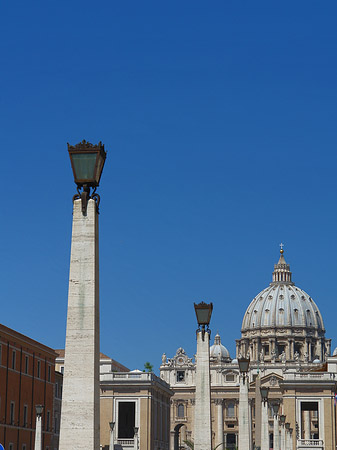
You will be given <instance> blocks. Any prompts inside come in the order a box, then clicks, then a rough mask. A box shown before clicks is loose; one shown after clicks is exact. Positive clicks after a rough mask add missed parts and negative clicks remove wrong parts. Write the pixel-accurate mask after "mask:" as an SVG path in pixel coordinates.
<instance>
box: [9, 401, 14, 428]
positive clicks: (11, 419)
mask: <svg viewBox="0 0 337 450" xmlns="http://www.w3.org/2000/svg"><path fill="white" fill-rule="evenodd" d="M14 409H15V403H14V402H11V405H10V410H9V423H10V424H11V425H14V412H15V411H14Z"/></svg>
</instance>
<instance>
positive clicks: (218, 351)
mask: <svg viewBox="0 0 337 450" xmlns="http://www.w3.org/2000/svg"><path fill="white" fill-rule="evenodd" d="M210 357H211V358H217V359H230V356H229V351H228V350H227V348H226V347H225V346H224V345H222V344H221V338H220V335H219V334H218V333H217V334H216V336H215V338H214V344H213V345H212V346H211V348H210Z"/></svg>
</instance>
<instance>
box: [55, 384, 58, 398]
mask: <svg viewBox="0 0 337 450" xmlns="http://www.w3.org/2000/svg"><path fill="white" fill-rule="evenodd" d="M58 396H59V384H58V383H55V397H56V398H58Z"/></svg>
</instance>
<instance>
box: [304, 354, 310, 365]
mask: <svg viewBox="0 0 337 450" xmlns="http://www.w3.org/2000/svg"><path fill="white" fill-rule="evenodd" d="M308 361H309V355H308V353H307V352H305V353H304V362H306V363H307V362H308Z"/></svg>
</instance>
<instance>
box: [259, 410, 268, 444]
mask: <svg viewBox="0 0 337 450" xmlns="http://www.w3.org/2000/svg"><path fill="white" fill-rule="evenodd" d="M261 450H269V423H268V401H262V404H261Z"/></svg>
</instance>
